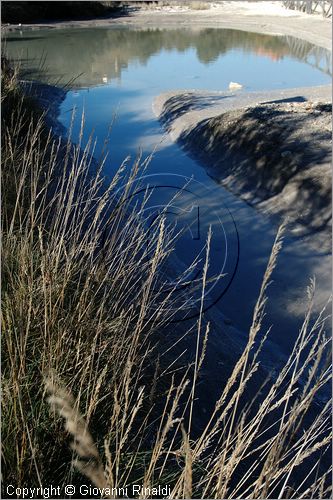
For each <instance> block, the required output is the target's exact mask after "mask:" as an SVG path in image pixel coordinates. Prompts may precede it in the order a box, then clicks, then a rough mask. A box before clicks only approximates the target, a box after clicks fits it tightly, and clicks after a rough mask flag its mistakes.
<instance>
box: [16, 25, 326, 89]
mask: <svg viewBox="0 0 333 500" xmlns="http://www.w3.org/2000/svg"><path fill="white" fill-rule="evenodd" d="M7 41H8V43H7V49H8V53H9V56H10V57H11V58H14V59H20V60H23V65H24V66H25V67H26V68H25V69H26V70H27V71H28V72H29V74H30V75H36V74H39V77H40V78H43V79H45V78H46V77H47V78H51V79H52V78H54V79H58V78H59V76H62V78H63V81H70V80H72V79H75V85H76V86H77V87H82V86H96V85H101V84H105V83H107V82H110V81H112V80H119V79H121V77H122V75H123V72H124V71H126V70H127V69H128V67H129V66H130V64H132V63H138V64H139V65H146V64H147V63H148V61H149V60H150V58H152V57H153V56H156V55H157V54H158V55H159V58H160V62H161V64H163V63H164V62H165V63H167V64H173V62H174V57H173V58H172V59H173V60H171V61H170V57H166V53H169V55H170V53H174V54H175V55H176V54H177V53H178V54H181V53H184V52H187V53H188V56H189V59H191V58H192V59H193V58H194V59H195V60H196V62H199V63H200V64H201V65H204V66H206V67H207V66H215V67H217V68H218V69H219V72H220V78H219V81H215V82H214V85H215V88H217V89H218V88H220V87H221V86H222V88H225V87H226V85H227V84H228V83H229V81H230V80H234V81H235V80H236V81H237V78H238V79H240V78H242V81H243V83H244V84H245V85H246V86H247V87H248V88H252V89H259V88H266V89H267V88H270V87H272V88H274V87H275V86H276V85H277V86H279V87H283V86H293V85H312V84H321V83H328V81H329V78H328V76H329V75H331V73H332V62H331V56H330V52H329V51H328V50H326V49H323V48H320V47H316V46H314V45H312V44H310V43H308V42H306V41H303V40H299V39H297V38H293V37H288V36H279V37H278V36H270V35H262V34H257V33H249V32H245V31H239V30H232V29H223V30H221V29H211V28H209V29H200V30H199V29H196V30H195V29H177V30H175V29H172V30H171V29H170V30H166V29H163V30H162V29H128V28H112V29H105V28H90V29H87V28H85V29H77V28H76V29H65V30H48V31H38V32H24V33H23V32H21V33H13V34H9V35H8V39H7ZM230 54H231V55H232V61H229V60H228V58H223V57H222V56H228V55H230ZM246 55H247V56H249V55H251V58H248V57H244V56H246ZM260 60H261V63H260ZM262 60H266V64H265V69H266V71H267V70H269V71H268V72H267V73H266V74H265V82H264V85H263V84H262V83H261V82H260V79H259V78H256V74H257V72H258V71H260V70H262V69H263V68H262ZM41 62H42V68H41V67H40V66H41ZM276 63H279V64H276ZM267 64H268V66H267ZM290 64H293V65H295V64H296V65H297V68H296V67H295V66H294V67H291V66H290ZM187 65H189V66H188V68H189V69H190V68H191V66H192V67H193V69H194V70H196V67H195V66H197V65H194V64H192V65H191V62H190V61H188V62H187ZM244 65H245V66H244ZM203 69H204V68H203ZM240 69H241V70H242V71H239V70H240ZM291 70H292V71H291ZM316 70H320V71H316ZM270 75H271V76H270ZM326 75H327V76H326ZM181 78H182V75H178V77H177V75H175V78H174V80H173V81H172V82H171V81H170V82H168V88H170V87H175V86H177V85H182V82H181ZM193 78H196V79H197V75H194V76H193ZM295 78H296V80H295ZM212 83H213V82H211V85H212ZM195 86H196V87H197V85H195Z"/></svg>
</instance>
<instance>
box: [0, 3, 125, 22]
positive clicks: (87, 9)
mask: <svg viewBox="0 0 333 500" xmlns="http://www.w3.org/2000/svg"><path fill="white" fill-rule="evenodd" d="M120 9H121V3H120V2H57V1H56V2H30V1H28V2H24V1H23V2H2V4H1V15H2V22H3V23H11V24H19V23H21V24H22V23H32V22H36V21H45V20H46V21H51V20H61V19H84V18H95V17H100V16H105V15H109V14H114V13H116V12H119V11H120Z"/></svg>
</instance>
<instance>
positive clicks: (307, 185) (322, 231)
mask: <svg viewBox="0 0 333 500" xmlns="http://www.w3.org/2000/svg"><path fill="white" fill-rule="evenodd" d="M153 108H154V111H155V114H156V115H157V116H158V117H159V119H160V121H161V122H162V123H163V125H164V127H165V128H166V130H167V131H168V132H169V133H170V135H171V138H172V139H173V140H174V141H177V142H178V143H179V144H180V145H181V147H182V148H183V149H184V150H185V151H186V152H187V153H188V154H189V155H190V156H192V157H193V158H194V159H195V160H197V161H198V162H199V163H200V164H201V165H202V166H203V167H204V168H205V170H206V172H207V174H208V175H209V176H210V177H212V178H213V179H214V180H215V181H216V182H218V183H219V184H221V185H223V186H224V187H225V188H226V189H228V190H229V191H230V192H232V193H233V194H236V195H237V196H240V197H241V198H242V199H243V200H244V201H246V202H247V203H249V204H250V205H252V206H253V207H254V208H256V209H257V210H259V211H262V212H263V213H266V214H268V215H269V216H271V217H272V218H273V219H274V220H275V222H276V223H279V222H281V219H282V218H284V217H286V216H288V218H289V220H290V224H291V225H292V230H293V233H294V235H295V236H301V237H308V238H309V240H311V239H313V238H312V235H313V234H315V235H316V238H315V243H316V245H319V246H320V247H321V248H323V247H324V248H326V250H327V251H329V249H330V247H331V239H330V236H331V226H330V219H331V188H330V186H331V183H332V176H331V144H332V141H331V104H330V86H323V87H317V88H309V89H306V88H304V89H290V90H283V91H273V92H272V91H270V92H248V93H246V92H241V93H237V92H215V93H211V92H183V91H179V92H168V93H165V94H162V95H160V96H158V97H157V98H156V99H155V102H154V105H153Z"/></svg>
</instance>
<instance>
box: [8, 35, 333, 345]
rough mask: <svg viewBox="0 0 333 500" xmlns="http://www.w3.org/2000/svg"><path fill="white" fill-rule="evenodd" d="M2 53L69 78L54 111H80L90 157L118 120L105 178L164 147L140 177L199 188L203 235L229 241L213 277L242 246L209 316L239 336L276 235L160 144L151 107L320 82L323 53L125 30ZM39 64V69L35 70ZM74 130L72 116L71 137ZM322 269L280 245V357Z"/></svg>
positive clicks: (14, 39) (276, 301)
mask: <svg viewBox="0 0 333 500" xmlns="http://www.w3.org/2000/svg"><path fill="white" fill-rule="evenodd" d="M7 48H8V52H9V56H10V57H13V58H21V59H22V58H23V67H24V68H25V69H26V70H27V76H28V77H35V76H36V75H37V76H38V78H39V79H41V80H45V81H51V82H52V81H56V80H58V79H60V81H62V82H64V83H66V82H68V81H70V80H72V79H75V80H74V89H73V90H71V91H69V92H68V93H67V97H66V99H65V101H64V102H63V104H62V106H61V113H60V121H61V123H62V124H63V125H64V126H65V127H68V126H69V123H70V120H71V114H72V110H73V108H74V107H76V108H77V111H78V116H80V113H81V111H82V110H83V109H84V110H85V116H86V127H85V139H86V138H87V137H88V136H89V134H90V132H91V130H92V129H93V130H94V134H95V136H96V137H97V139H98V144H97V153H98V151H100V150H101V148H102V145H103V141H104V139H105V137H106V135H107V131H108V127H109V125H110V123H111V121H112V117H113V115H114V114H115V113H116V115H117V118H116V120H115V123H114V125H113V128H112V133H111V137H110V142H109V145H108V148H109V158H108V161H107V163H106V174H109V175H112V173H113V172H114V171H115V170H116V169H117V168H118V167H119V165H120V164H121V162H122V161H123V160H124V158H125V157H126V156H128V155H131V156H132V158H135V156H136V155H137V153H138V150H139V148H142V149H143V153H144V155H148V154H149V153H150V152H151V151H152V150H153V148H154V147H155V146H156V145H157V144H159V143H160V141H161V140H162V139H163V143H162V144H160V145H159V147H158V151H157V152H156V155H155V158H154V159H153V161H152V162H151V165H150V167H149V170H148V174H150V175H153V176H155V175H156V174H159V175H162V176H163V177H165V176H166V175H167V174H169V181H170V182H171V181H172V182H173V181H175V176H177V175H178V176H179V175H180V176H185V177H186V178H191V177H193V178H194V179H195V181H197V182H199V183H202V185H204V189H203V190H202V192H201V199H200V205H201V208H202V210H201V231H202V235H203V234H204V233H205V231H207V228H208V225H209V224H210V223H211V222H212V214H213V213H214V214H215V215H214V217H216V218H217V219H219V221H220V220H222V222H223V223H224V228H223V229H224V230H225V231H226V233H228V241H229V242H230V247H229V248H228V251H229V256H231V258H230V259H229V260H226V255H225V245H224V240H225V235H224V232H223V230H220V228H221V227H220V226H218V227H217V228H216V231H215V237H214V238H213V245H212V255H211V271H212V273H214V272H220V271H221V261H223V262H226V263H227V264H226V268H224V271H226V272H227V274H228V275H229V276H230V275H231V274H232V273H233V272H234V270H235V266H236V259H237V253H236V250H237V248H236V247H237V237H238V238H239V245H240V258H239V262H238V265H237V269H236V274H235V278H234V279H233V281H232V284H231V285H230V287H229V288H228V290H227V293H225V294H224V295H223V296H222V298H221V300H220V301H219V304H218V307H216V317H217V318H220V319H221V317H220V316H219V314H220V313H221V312H222V314H223V315H226V316H227V317H228V318H229V319H230V320H231V322H232V324H233V325H234V326H235V327H236V328H239V329H241V330H244V331H246V330H247V328H248V326H249V324H250V321H251V316H252V311H253V305H254V303H255V300H256V297H257V294H258V291H259V288H260V283H261V279H262V275H263V272H264V269H265V266H266V263H267V258H268V255H269V252H270V248H271V245H272V242H273V239H274V237H275V234H276V227H274V226H273V225H272V223H271V222H270V221H269V220H268V219H267V218H265V217H263V216H262V215H260V214H258V213H257V212H256V211H255V210H254V209H253V208H251V207H249V206H248V205H247V204H246V203H244V202H242V201H241V200H240V199H238V198H236V197H234V196H232V195H231V194H230V193H228V192H227V191H226V190H225V189H223V188H222V187H221V186H218V185H216V184H215V183H214V182H213V181H212V180H211V179H210V178H209V177H208V176H207V175H206V173H205V170H204V169H203V168H201V167H200V166H199V165H197V164H196V163H195V162H194V161H193V160H191V159H190V158H189V157H188V156H187V155H185V154H184V152H183V151H181V150H180V149H179V148H178V147H177V146H176V145H175V144H173V143H172V142H171V141H170V139H169V138H167V137H165V134H164V131H163V129H162V128H161V126H160V124H159V123H158V121H157V120H156V117H155V116H154V113H153V110H152V101H153V99H154V97H155V96H157V95H158V94H160V93H161V92H164V91H167V90H175V89H186V90H194V89H199V90H200V89H202V90H227V89H228V85H229V82H230V81H234V82H240V83H241V84H242V85H243V86H244V90H245V91H247V90H249V91H251V90H269V89H282V88H291V87H299V86H302V87H304V86H311V85H322V84H328V83H330V79H331V77H330V75H331V72H332V71H331V59H330V53H329V51H327V50H325V49H322V48H319V47H315V46H314V45H312V44H310V43H307V42H304V41H301V40H298V39H295V38H292V37H286V36H281V37H278V36H269V35H260V34H256V33H248V32H242V31H237V30H218V29H201V30H199V29H196V30H190V29H181V30H180V29H179V30H174V29H173V30H171V29H170V30H159V29H147V30H137V29H136V30H134V29H127V28H120V29H118V28H117V29H116V28H111V29H110V28H109V29H104V28H94V29H91V28H89V29H86V28H85V29H64V30H58V29H57V30H48V31H47V30H42V31H36V32H24V33H23V32H22V33H21V34H20V35H19V34H18V33H14V34H10V35H9V37H8V43H7ZM41 59H44V61H45V62H44V64H43V67H42V68H40V67H39V66H40V60H41ZM79 123H80V119H79V118H78V119H77V120H76V122H75V126H74V138H75V137H77V135H78V130H79ZM151 179H152V178H150V180H151ZM182 179H183V180H182V181H180V178H179V179H178V180H179V181H180V182H181V185H184V182H186V181H184V178H182ZM198 186H199V184H198V185H196V188H194V191H195V189H197V188H198ZM160 195H161V191H158V192H156V200H155V203H156V204H158V203H159V202H160V198H161V196H160ZM164 195H165V193H164ZM190 203H192V202H190ZM195 205H196V204H195V203H192V205H191V204H190V205H189V206H190V207H192V206H195ZM221 207H222V208H221ZM183 208H184V207H183ZM185 208H186V207H185ZM189 213H190V214H193V213H194V212H187V215H188V214H189ZM234 222H235V224H236V226H235V224H234ZM235 227H236V230H237V231H236V232H235ZM190 236H191V235H190V234H189V233H188V234H187V237H190ZM189 244H193V242H191V241H190V240H189V241H186V239H185V240H184V239H183V240H182V241H181V242H180V246H179V252H180V253H181V254H182V255H181V257H183V256H184V253H186V245H189ZM221 248H223V249H224V250H223V252H222V253H223V255H222V254H221ZM327 265H328V264H327V262H326V260H325V258H323V257H322V256H320V255H316V254H315V253H313V251H311V252H310V251H309V250H308V249H307V248H306V247H304V246H302V244H300V245H299V244H298V245H297V246H295V245H293V244H292V242H291V243H290V245H288V241H287V244H286V246H285V249H284V250H283V252H282V255H281V258H280V265H279V268H278V270H277V272H276V274H275V282H276V285H275V287H273V289H272V293H271V296H272V297H273V300H271V301H270V310H269V317H270V322H272V323H274V324H275V325H278V327H276V329H273V332H272V338H273V339H274V340H275V341H276V342H277V344H278V345H279V346H280V347H281V350H282V351H286V350H287V349H288V346H289V344H290V341H291V340H292V338H293V337H294V336H295V335H296V334H297V324H298V323H299V321H300V318H301V316H302V312H303V310H304V294H305V287H306V285H307V284H308V278H309V276H312V275H313V274H316V275H317V282H318V286H319V292H320V293H319V299H318V300H319V303H320V302H322V300H323V298H325V297H326V293H327V291H328V292H329V290H330V277H329V276H328V275H329V273H327ZM228 266H229V267H228ZM291 282H292V284H291ZM222 291H223V287H222ZM222 317H223V316H222ZM291 318H293V319H291ZM220 319H218V321H220Z"/></svg>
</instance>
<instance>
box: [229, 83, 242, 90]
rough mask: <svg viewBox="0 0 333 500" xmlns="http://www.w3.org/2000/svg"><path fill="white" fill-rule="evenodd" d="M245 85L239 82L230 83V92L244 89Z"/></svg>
mask: <svg viewBox="0 0 333 500" xmlns="http://www.w3.org/2000/svg"><path fill="white" fill-rule="evenodd" d="M242 88H243V85H241V84H240V83H237V82H230V83H229V90H236V89H242Z"/></svg>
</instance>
